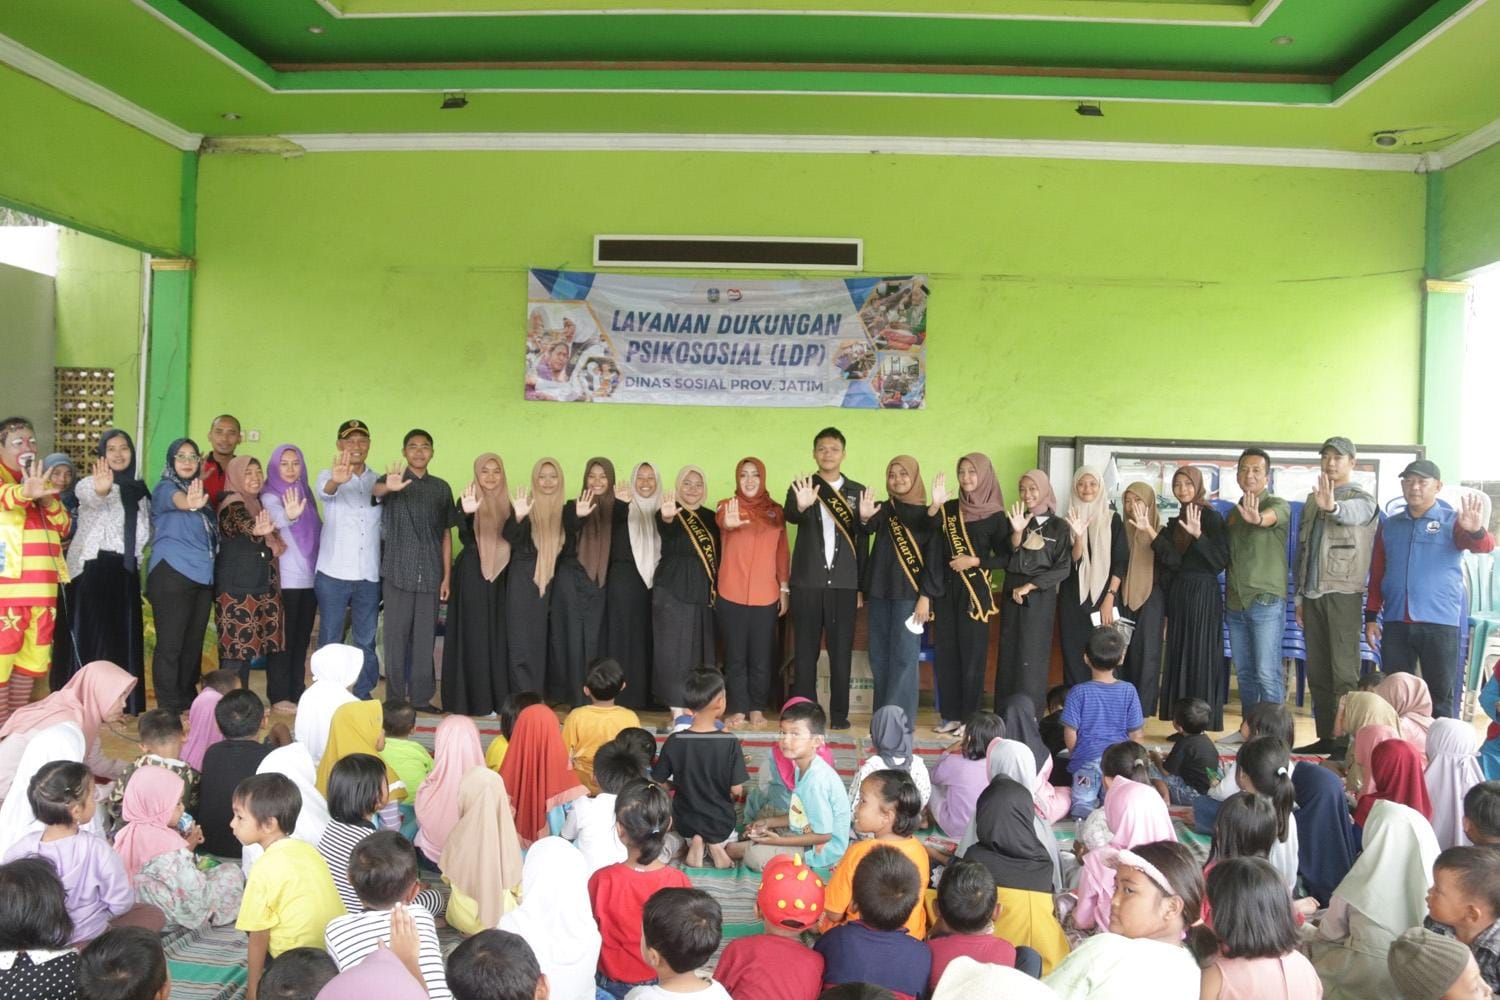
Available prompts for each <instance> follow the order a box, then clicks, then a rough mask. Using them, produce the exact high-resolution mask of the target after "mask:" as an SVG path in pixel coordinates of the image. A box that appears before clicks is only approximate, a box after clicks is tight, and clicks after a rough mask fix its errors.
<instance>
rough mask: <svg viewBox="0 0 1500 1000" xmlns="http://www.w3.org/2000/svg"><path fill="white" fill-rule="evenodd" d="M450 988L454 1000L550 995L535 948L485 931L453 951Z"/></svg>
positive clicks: (532, 999) (543, 998)
mask: <svg viewBox="0 0 1500 1000" xmlns="http://www.w3.org/2000/svg"><path fill="white" fill-rule="evenodd" d="M636 950H637V951H639V950H640V947H639V944H637V948H636ZM448 988H449V989H450V990H452V991H453V1000H547V998H548V995H549V994H548V989H547V977H546V976H544V975H542V968H541V966H540V965H539V964H538V963H537V960H536V953H535V952H533V951H532V950H531V945H529V944H527V943H526V939H525V938H523V937H521V935H519V934H512V933H510V932H509V931H501V930H488V931H481V932H480V933H478V934H475V935H474V936H473V937H471V938H469V939H468V940H467V941H465V942H464V943H463V944H461V945H459V946H458V947H457V948H455V949H453V954H451V955H449V956H448Z"/></svg>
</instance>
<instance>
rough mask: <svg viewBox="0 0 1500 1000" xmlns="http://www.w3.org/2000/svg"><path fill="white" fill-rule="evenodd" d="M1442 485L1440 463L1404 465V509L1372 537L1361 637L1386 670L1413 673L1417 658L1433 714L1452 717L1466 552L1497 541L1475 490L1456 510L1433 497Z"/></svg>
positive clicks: (1423, 461)
mask: <svg viewBox="0 0 1500 1000" xmlns="http://www.w3.org/2000/svg"><path fill="white" fill-rule="evenodd" d="M1442 488H1443V479H1442V475H1441V473H1439V472H1438V467H1437V466H1436V465H1434V464H1433V463H1432V462H1429V461H1427V460H1426V459H1418V460H1417V461H1415V462H1412V463H1411V464H1410V465H1408V466H1407V467H1406V468H1405V469H1403V470H1402V472H1401V495H1402V496H1404V497H1405V498H1406V509H1405V510H1402V511H1399V512H1397V513H1395V514H1392V515H1391V516H1390V517H1388V518H1386V521H1385V524H1383V525H1381V526H1380V529H1379V530H1378V531H1377V532H1376V535H1375V553H1374V557H1373V558H1372V559H1371V560H1370V596H1369V598H1368V599H1367V601H1366V603H1365V635H1366V637H1367V638H1368V640H1369V643H1370V645H1371V646H1372V647H1373V646H1376V645H1379V646H1380V669H1381V670H1382V671H1384V672H1385V673H1388V674H1389V673H1395V672H1397V671H1399V672H1403V673H1415V672H1416V668H1417V665H1418V664H1421V667H1422V677H1423V679H1424V680H1426V681H1427V687H1428V690H1430V691H1431V692H1432V714H1433V715H1434V716H1446V717H1452V715H1453V694H1454V691H1453V677H1454V671H1455V670H1456V669H1457V667H1458V623H1459V620H1460V619H1461V618H1462V617H1463V615H1464V614H1465V607H1466V605H1465V602H1464V572H1463V553H1464V552H1489V551H1491V550H1492V549H1494V547H1495V539H1494V538H1493V537H1492V536H1491V535H1490V533H1489V531H1488V530H1487V529H1486V528H1485V526H1484V503H1483V501H1481V500H1480V499H1479V497H1478V496H1476V495H1474V494H1469V495H1467V496H1465V497H1464V498H1463V502H1462V503H1461V504H1460V508H1459V510H1457V511H1455V510H1454V509H1453V508H1452V507H1450V506H1448V505H1447V504H1446V503H1439V502H1438V491H1439V490H1441V489H1442ZM1382 609H1383V610H1384V611H1385V628H1384V630H1383V634H1382V629H1381V626H1380V622H1379V620H1378V619H1379V617H1380V612H1381V610H1382ZM1382 639H1383V640H1384V641H1382Z"/></svg>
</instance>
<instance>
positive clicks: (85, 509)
mask: <svg viewBox="0 0 1500 1000" xmlns="http://www.w3.org/2000/svg"><path fill="white" fill-rule="evenodd" d="M78 485H79V487H80V488H79V489H78V490H77V491H76V493H77V496H78V523H77V527H76V529H75V530H74V533H73V541H72V542H70V543H69V545H68V576H70V577H72V578H73V579H75V580H76V579H78V577H79V576H80V575H81V574H82V573H83V567H84V565H85V564H86V563H88V562H89V560H91V559H93V558H94V557H95V556H97V555H98V554H99V553H100V552H118V553H119V554H121V555H124V554H125V505H124V502H123V501H122V500H121V499H120V487H119V485H118V484H114V485H111V486H110V488H109V492H108V493H106V494H105V495H104V496H102V497H101V496H100V495H99V494H97V493H95V492H94V481H93V479H91V478H89V477H84V478H83V479H80V480H79V481H78ZM136 509H137V513H136V516H135V559H136V562H138V563H139V562H140V561H141V559H142V557H143V556H145V554H146V543H147V542H148V541H149V540H150V539H151V495H150V494H149V493H148V494H147V495H146V496H144V497H142V498H141V499H140V502H139V503H138V504H137V505H136Z"/></svg>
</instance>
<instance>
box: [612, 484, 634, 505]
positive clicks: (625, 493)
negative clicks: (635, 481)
mask: <svg viewBox="0 0 1500 1000" xmlns="http://www.w3.org/2000/svg"><path fill="white" fill-rule="evenodd" d="M630 498H631V492H630V484H629V483H615V499H616V500H618V501H620V502H621V503H629V502H630Z"/></svg>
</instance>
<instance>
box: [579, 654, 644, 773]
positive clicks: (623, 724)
mask: <svg viewBox="0 0 1500 1000" xmlns="http://www.w3.org/2000/svg"><path fill="white" fill-rule="evenodd" d="M623 690H625V670H624V669H623V668H622V667H621V666H620V664H619V663H618V662H617V661H615V660H611V659H603V660H599V661H598V662H596V663H595V664H594V665H593V666H592V667H590V668H589V673H588V677H587V678H586V679H585V681H584V684H583V693H584V694H585V695H587V696H588V699H589V704H587V705H580V706H579V707H577V708H575V709H573V711H571V712H569V713H568V717H567V718H566V719H564V720H563V731H562V735H563V743H564V744H565V745H566V746H567V748H568V761H569V763H571V764H572V766H573V770H574V771H575V772H577V774H578V780H579V781H581V782H583V785H584V787H585V788H587V789H588V790H589V794H591V795H592V794H594V793H595V792H598V791H599V786H598V785H597V784H596V783H595V782H594V755H595V754H596V753H598V752H599V748H600V747H602V746H603V745H604V744H606V743H608V742H609V741H610V740H612V739H614V738H615V737H616V736H617V735H618V734H619V732H620V730H622V729H631V728H640V725H641V720H640V716H638V715H636V714H635V713H634V712H632V711H631V710H630V709H628V708H625V707H624V706H621V705H616V704H615V699H616V698H617V697H619V695H620V692H621V691H623Z"/></svg>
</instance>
